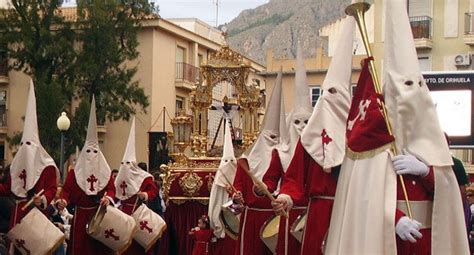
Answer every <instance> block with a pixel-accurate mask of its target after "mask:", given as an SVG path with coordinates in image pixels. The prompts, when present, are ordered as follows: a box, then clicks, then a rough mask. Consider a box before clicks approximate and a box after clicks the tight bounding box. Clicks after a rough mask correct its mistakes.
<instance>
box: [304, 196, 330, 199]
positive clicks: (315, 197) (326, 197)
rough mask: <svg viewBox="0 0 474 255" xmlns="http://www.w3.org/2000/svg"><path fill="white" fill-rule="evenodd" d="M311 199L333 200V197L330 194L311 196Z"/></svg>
mask: <svg viewBox="0 0 474 255" xmlns="http://www.w3.org/2000/svg"><path fill="white" fill-rule="evenodd" d="M310 198H311V199H325V200H334V197H331V196H311V197H310Z"/></svg>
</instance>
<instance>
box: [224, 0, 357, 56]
mask: <svg viewBox="0 0 474 255" xmlns="http://www.w3.org/2000/svg"><path fill="white" fill-rule="evenodd" d="M350 2H351V1H350V0H270V2H268V3H267V4H264V5H261V6H259V7H257V8H255V9H249V10H244V11H242V12H241V13H240V14H239V16H237V17H236V18H235V19H233V20H232V21H231V22H229V23H228V24H226V25H225V26H226V28H227V31H228V34H229V38H228V41H229V44H230V46H231V47H232V48H233V49H236V50H237V51H239V52H241V53H243V54H245V55H247V56H249V57H251V58H253V59H255V60H257V61H258V62H261V63H265V60H266V54H267V50H269V49H274V53H275V57H278V58H285V57H286V58H294V57H295V56H296V45H297V41H298V40H300V41H301V43H302V45H303V48H304V54H305V56H306V57H309V56H314V55H315V52H316V48H317V47H318V46H322V45H323V43H324V40H322V39H321V38H320V37H318V31H319V29H320V28H321V27H323V26H325V25H327V24H329V23H331V22H333V21H335V20H337V19H339V18H341V17H343V16H344V9H345V8H346V6H348V5H349V4H350Z"/></svg>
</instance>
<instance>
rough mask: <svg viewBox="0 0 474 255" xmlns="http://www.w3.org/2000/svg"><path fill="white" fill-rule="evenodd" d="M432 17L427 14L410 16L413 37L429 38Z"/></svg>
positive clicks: (430, 36)
mask: <svg viewBox="0 0 474 255" xmlns="http://www.w3.org/2000/svg"><path fill="white" fill-rule="evenodd" d="M432 24H433V19H432V18H431V17H429V16H413V17H410V25H411V31H412V32H413V38H414V39H431V38H432V36H433V34H432V33H433V32H432V31H433V29H432Z"/></svg>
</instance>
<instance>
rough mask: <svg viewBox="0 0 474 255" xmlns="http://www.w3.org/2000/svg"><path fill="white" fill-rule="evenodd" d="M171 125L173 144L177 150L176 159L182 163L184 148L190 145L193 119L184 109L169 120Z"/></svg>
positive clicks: (184, 158)
mask: <svg viewBox="0 0 474 255" xmlns="http://www.w3.org/2000/svg"><path fill="white" fill-rule="evenodd" d="M171 126H172V127H173V144H174V145H175V146H176V147H177V148H178V151H179V152H178V155H177V156H176V157H177V161H178V162H181V163H184V162H185V161H186V156H185V155H184V150H185V149H186V147H188V146H189V145H191V134H192V129H193V120H192V118H191V117H190V116H188V115H186V113H185V112H184V111H180V112H179V115H178V116H177V117H175V118H173V119H172V120H171Z"/></svg>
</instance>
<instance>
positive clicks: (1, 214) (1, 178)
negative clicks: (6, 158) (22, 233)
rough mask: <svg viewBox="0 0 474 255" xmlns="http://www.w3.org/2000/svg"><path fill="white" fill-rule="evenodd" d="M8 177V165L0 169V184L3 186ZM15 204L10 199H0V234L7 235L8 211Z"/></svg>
mask: <svg viewBox="0 0 474 255" xmlns="http://www.w3.org/2000/svg"><path fill="white" fill-rule="evenodd" d="M8 176H10V165H8V166H6V167H1V168H0V183H2V184H5V183H6V182H7V181H8ZM14 204H15V202H14V201H13V200H12V199H11V197H0V233H7V232H8V226H9V223H10V211H11V208H13V206H14Z"/></svg>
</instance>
